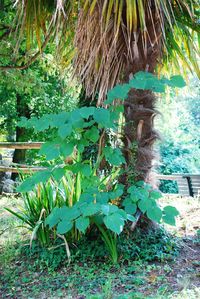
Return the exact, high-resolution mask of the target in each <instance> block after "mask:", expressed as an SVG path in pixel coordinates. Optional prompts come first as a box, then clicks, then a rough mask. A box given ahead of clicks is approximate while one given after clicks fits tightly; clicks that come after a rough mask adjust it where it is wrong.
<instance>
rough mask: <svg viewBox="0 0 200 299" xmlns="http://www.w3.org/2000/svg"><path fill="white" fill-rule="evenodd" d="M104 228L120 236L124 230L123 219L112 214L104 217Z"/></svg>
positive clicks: (118, 215) (116, 214)
mask: <svg viewBox="0 0 200 299" xmlns="http://www.w3.org/2000/svg"><path fill="white" fill-rule="evenodd" d="M103 221H104V223H105V226H106V227H107V228H108V229H110V230H111V231H113V232H114V233H116V234H118V235H119V234H120V233H121V232H122V231H123V228H124V218H123V217H122V216H121V215H120V214H118V213H114V214H111V215H108V216H105V217H104V219H103Z"/></svg>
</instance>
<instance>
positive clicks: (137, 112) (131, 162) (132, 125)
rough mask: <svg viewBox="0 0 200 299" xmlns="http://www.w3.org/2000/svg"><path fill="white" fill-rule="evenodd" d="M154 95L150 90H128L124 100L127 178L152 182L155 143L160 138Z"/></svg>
mask: <svg viewBox="0 0 200 299" xmlns="http://www.w3.org/2000/svg"><path fill="white" fill-rule="evenodd" d="M155 100H156V99H155V96H154V94H153V93H152V92H151V91H148V90H147V91H146V90H145V91H143V90H135V89H132V90H131V91H130V92H129V96H128V99H127V100H126V102H125V104H124V105H125V122H126V125H125V128H124V155H125V159H126V163H127V171H128V177H127V179H128V180H132V179H133V180H134V181H135V180H144V181H147V182H150V172H151V169H152V161H153V158H154V151H153V144H154V142H155V141H156V139H157V138H158V137H159V134H158V133H157V132H156V131H155V130H154V128H153V123H154V117H155V115H156V113H157V112H156V110H155V106H154V105H155Z"/></svg>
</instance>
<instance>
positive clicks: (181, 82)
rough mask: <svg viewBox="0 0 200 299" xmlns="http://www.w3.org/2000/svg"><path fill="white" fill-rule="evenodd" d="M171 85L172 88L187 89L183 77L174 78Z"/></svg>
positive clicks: (170, 82) (171, 79)
mask: <svg viewBox="0 0 200 299" xmlns="http://www.w3.org/2000/svg"><path fill="white" fill-rule="evenodd" d="M169 85H170V86H172V87H179V88H182V87H185V86H186V83H185V81H184V80H183V78H182V77H181V76H179V75H178V76H172V77H171V78H170V81H169Z"/></svg>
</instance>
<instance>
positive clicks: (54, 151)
mask: <svg viewBox="0 0 200 299" xmlns="http://www.w3.org/2000/svg"><path fill="white" fill-rule="evenodd" d="M39 153H40V154H41V155H46V159H47V160H48V161H49V160H53V159H56V158H58V157H59V156H60V150H59V144H58V143H56V142H47V143H45V144H43V146H42V147H41V149H40V152H39Z"/></svg>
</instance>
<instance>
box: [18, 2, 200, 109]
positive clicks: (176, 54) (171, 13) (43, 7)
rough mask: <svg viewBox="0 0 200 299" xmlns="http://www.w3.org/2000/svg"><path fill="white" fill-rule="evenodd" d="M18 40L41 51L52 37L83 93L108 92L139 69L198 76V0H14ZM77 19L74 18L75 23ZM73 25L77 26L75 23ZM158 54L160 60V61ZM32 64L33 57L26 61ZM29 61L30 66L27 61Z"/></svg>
mask: <svg viewBox="0 0 200 299" xmlns="http://www.w3.org/2000/svg"><path fill="white" fill-rule="evenodd" d="M14 2H15V6H16V7H17V9H18V14H17V17H16V19H17V24H18V25H17V29H16V34H17V37H18V44H17V47H16V51H17V49H18V47H19V44H20V41H21V40H22V39H23V38H24V35H25V37H26V44H27V48H28V49H29V48H34V47H36V42H35V41H37V47H38V49H39V51H43V49H44V47H45V46H46V44H47V43H46V41H50V40H51V39H52V40H55V41H56V44H57V48H58V50H59V52H62V53H64V57H65V59H66V60H67V61H69V60H70V59H72V57H73V54H74V49H73V42H72V40H73V38H74V33H75V50H76V55H75V68H76V74H77V75H78V76H79V77H80V78H81V80H82V82H83V83H84V84H85V86H86V91H87V95H89V96H91V95H92V96H93V97H94V96H95V94H97V93H98V97H99V104H100V103H101V102H102V100H103V99H104V97H105V94H106V92H107V90H108V89H109V88H111V87H113V86H114V85H115V84H116V83H117V82H119V81H122V80H125V81H126V80H127V79H128V76H129V75H130V74H131V73H134V72H136V71H138V70H148V71H153V70H155V67H156V66H157V68H159V69H160V68H162V69H163V67H164V66H166V68H167V69H168V70H169V65H170V71H173V69H174V68H176V69H178V70H182V71H183V72H184V71H185V69H186V68H187V69H189V70H191V71H193V70H195V72H196V73H197V74H198V75H199V76H200V70H199V64H198V59H199V58H198V55H199V53H198V51H199V47H198V45H197V43H198V41H199V40H200V39H198V38H197V34H199V33H200V26H199V19H200V9H199V0H85V1H83V0H75V1H73V0H55V1H53V0H16V1H14ZM77 20H78V22H77ZM76 25H77V26H76ZM161 58H162V60H161ZM30 62H32V60H31V61H30ZM27 65H29V64H27Z"/></svg>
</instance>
